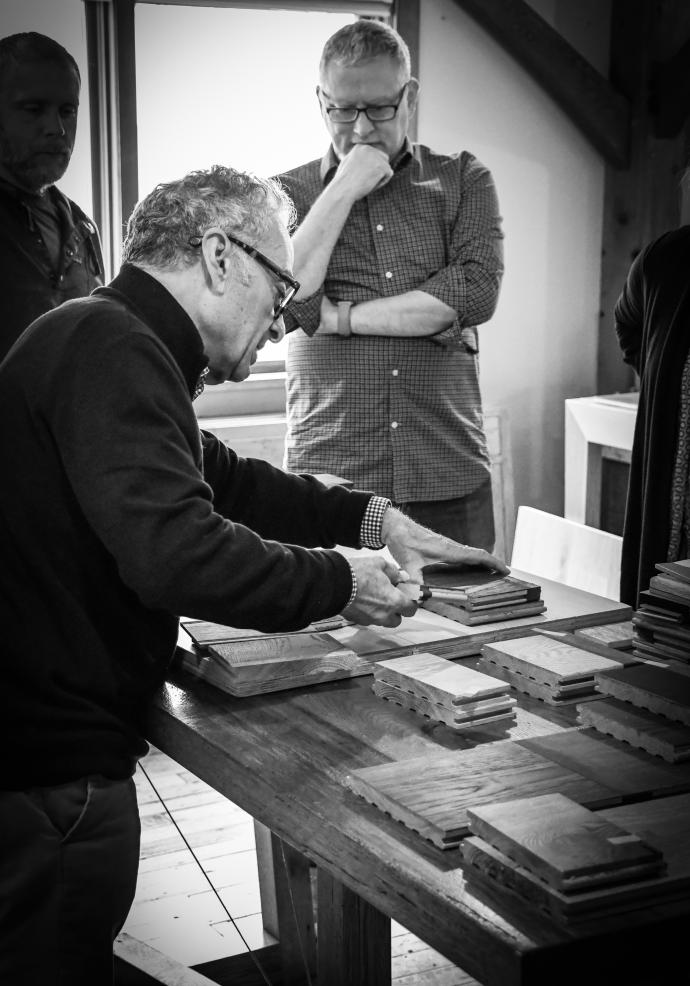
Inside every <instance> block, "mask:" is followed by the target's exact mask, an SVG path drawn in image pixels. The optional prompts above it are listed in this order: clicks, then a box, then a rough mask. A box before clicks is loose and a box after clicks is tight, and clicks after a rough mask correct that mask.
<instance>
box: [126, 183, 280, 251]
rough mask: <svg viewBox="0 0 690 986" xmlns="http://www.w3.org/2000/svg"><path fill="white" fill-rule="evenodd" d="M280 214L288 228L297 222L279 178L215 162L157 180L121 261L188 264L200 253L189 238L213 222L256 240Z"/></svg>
mask: <svg viewBox="0 0 690 986" xmlns="http://www.w3.org/2000/svg"><path fill="white" fill-rule="evenodd" d="M277 218H282V219H283V221H284V222H285V225H286V226H287V228H288V229H290V228H291V226H292V225H294V221H295V208H294V206H293V204H292V201H291V199H290V198H289V196H288V195H287V193H286V192H285V191H284V189H283V187H282V186H281V185H280V184H279V183H278V182H277V181H275V180H274V179H272V178H258V177H257V176H256V175H253V174H250V173H248V172H243V171H235V169H234V168H225V167H223V166H222V165H219V164H217V165H215V166H214V167H213V168H211V169H210V170H209V171H192V172H191V173H190V174H188V175H185V177H184V178H180V179H179V180H177V181H170V182H166V183H165V184H161V185H157V186H156V187H155V188H154V189H153V191H152V192H149V194H148V195H147V196H146V197H145V198H144V199H142V201H141V202H139V203H138V204H137V205H136V207H135V209H134V211H133V212H132V215H131V216H130V217H129V221H128V223H127V235H126V237H125V242H124V245H123V249H122V260H123V262H129V263H134V264H143V265H146V266H151V267H158V268H161V269H163V268H166V267H174V266H176V265H177V264H178V263H180V262H182V263H183V264H186V265H188V266H189V265H191V264H192V263H194V262H195V260H196V258H197V257H198V255H199V252H198V249H197V248H195V247H192V246H190V244H189V241H190V239H192V238H193V237H195V236H202V235H203V233H204V232H205V230H207V229H209V228H210V227H211V226H220V228H221V229H223V230H227V231H228V232H230V233H237V234H238V235H239V236H241V237H242V238H243V239H248V240H249V241H250V243H251V244H252V245H256V244H257V241H258V240H260V239H261V237H262V235H263V234H264V233H265V232H266V230H267V229H269V227H270V226H271V224H272V223H273V222H275V220H276V219H277Z"/></svg>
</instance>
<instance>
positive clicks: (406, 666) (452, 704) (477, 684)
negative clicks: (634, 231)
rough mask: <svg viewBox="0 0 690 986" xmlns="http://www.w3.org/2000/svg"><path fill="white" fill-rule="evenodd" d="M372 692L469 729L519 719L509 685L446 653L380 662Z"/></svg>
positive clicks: (455, 725) (509, 722) (422, 713)
mask: <svg viewBox="0 0 690 986" xmlns="http://www.w3.org/2000/svg"><path fill="white" fill-rule="evenodd" d="M372 687H373V691H374V694H375V695H377V696H378V697H379V698H383V699H386V700H388V701H389V702H395V703H396V704H397V705H400V706H402V707H403V708H405V709H410V710H411V711H412V712H416V713H418V714H419V715H422V716H426V717H427V718H429V719H433V720H437V721H439V722H442V723H444V724H445V725H446V726H448V727H449V728H450V729H455V730H465V729H471V728H474V727H477V726H484V725H488V724H489V723H495V722H501V723H503V724H504V725H506V726H510V725H512V724H513V723H514V722H515V710H514V707H515V705H516V704H517V703H516V700H515V699H514V698H511V697H510V686H509V685H507V684H505V682H503V681H499V680H498V679H497V678H490V677H489V675H486V674H482V672H481V671H474V670H472V668H468V667H465V666H463V665H462V664H453V662H452V661H447V660H446V659H445V658H444V657H437V656H436V655H435V654H428V653H421V654H413V655H410V656H409V657H398V658H395V659H394V660H390V661H377V662H376V664H375V665H374V683H373V686H372Z"/></svg>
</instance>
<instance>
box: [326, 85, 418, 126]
mask: <svg viewBox="0 0 690 986" xmlns="http://www.w3.org/2000/svg"><path fill="white" fill-rule="evenodd" d="M411 81H412V80H411V79H408V80H407V82H406V83H405V85H404V86H403V87H402V89H401V90H400V96H399V98H398V102H397V103H384V104H382V105H381V106H377V105H373V106H324V107H323V108H324V111H325V112H326V113H327V114H328V119H329V120H330V121H331V122H332V123H343V124H345V125H346V126H350V125H351V124H353V123H356V122H357V120H358V119H359V114H360V113H364V115H365V117H366V118H367V120H368V121H369V123H390V121H391V120H394V119H395V118H396V116H397V115H398V110H399V109H400V105H401V103H402V101H403V98H404V96H405V90H406V89H407V87H408V86H409V84H410V82H411ZM319 95H320V96H321V95H323V97H324V99H326V98H327V97H326V95H325V93H324V92H323V90H322V89H321V87H319ZM371 110H392V111H393V112H392V113H391V114H390V116H384V117H381V116H379V117H376V118H374V117H372V116H370V115H369V114H370V111H371ZM333 113H354V116H353V117H352V119H351V120H336V119H334V118H333Z"/></svg>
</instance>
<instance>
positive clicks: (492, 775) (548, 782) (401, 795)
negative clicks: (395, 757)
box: [346, 741, 619, 849]
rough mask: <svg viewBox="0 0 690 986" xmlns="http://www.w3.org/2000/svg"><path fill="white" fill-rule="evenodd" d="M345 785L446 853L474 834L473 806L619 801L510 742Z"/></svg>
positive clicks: (356, 776)
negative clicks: (553, 797) (545, 799)
mask: <svg viewBox="0 0 690 986" xmlns="http://www.w3.org/2000/svg"><path fill="white" fill-rule="evenodd" d="M346 783H347V784H348V786H349V787H350V788H351V789H352V790H353V791H354V792H355V793H356V794H359V795H360V796H361V797H363V798H365V799H366V800H367V801H369V802H370V803H371V804H374V805H376V806H377V807H378V808H380V809H381V810H382V811H385V812H388V814H390V815H391V817H393V818H395V819H396V820H397V821H400V822H402V823H403V824H404V825H406V826H407V827H408V828H411V829H412V830H414V831H416V832H419V834H420V835H421V836H423V837H424V838H426V839H430V840H431V841H432V842H434V843H435V844H436V845H437V846H440V847H441V848H442V849H448V848H452V847H453V846H456V845H457V844H458V843H459V841H460V839H461V838H462V837H463V836H464V835H467V834H468V833H469V831H470V829H469V822H468V818H467V809H468V807H471V806H477V805H480V804H490V803H492V802H494V801H507V800H511V799H513V798H517V797H521V796H524V795H526V794H532V795H536V794H544V793H548V792H552V791H560V792H561V793H563V794H566V795H567V796H568V797H572V798H573V800H575V801H577V802H579V803H581V804H588V805H610V804H615V803H616V802H617V801H618V800H619V797H618V794H617V792H616V791H615V789H613V788H610V787H607V786H605V785H603V784H600V783H598V782H593V781H590V780H589V779H587V778H584V777H582V775H581V774H579V773H578V772H577V771H573V770H570V769H568V768H562V767H560V766H559V765H558V764H556V763H554V762H553V761H552V760H550V759H548V758H546V757H544V756H541V755H540V754H538V753H534V752H532V751H531V750H529V749H528V748H526V747H525V746H524V745H523V744H522V743H520V742H511V741H498V742H495V743H492V744H490V746H482V747H476V748H475V749H472V750H464V751H457V752H455V753H452V754H445V755H436V756H432V757H420V758H415V759H413V760H407V761H403V762H400V763H387V764H382V765H380V766H378V767H367V768H364V769H362V770H357V771H353V772H352V773H351V774H350V775H349V776H348V777H347V779H346Z"/></svg>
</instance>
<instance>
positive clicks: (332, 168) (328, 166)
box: [320, 137, 413, 185]
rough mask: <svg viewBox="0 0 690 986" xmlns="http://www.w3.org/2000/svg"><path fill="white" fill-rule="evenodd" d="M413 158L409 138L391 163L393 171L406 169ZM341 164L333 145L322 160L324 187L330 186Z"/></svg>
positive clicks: (321, 170)
mask: <svg viewBox="0 0 690 986" xmlns="http://www.w3.org/2000/svg"><path fill="white" fill-rule="evenodd" d="M412 156H413V152H412V144H411V143H410V139H409V137H405V140H404V141H403V144H402V147H401V148H400V150H399V151H398V153H397V154H396V155H395V157H394V158H393V159H392V161H391V167H392V168H393V171H394V172H397V171H400V170H401V169H402V168H404V167H405V165H406V164H407V163H408V162H409V160H410V158H411V157H412ZM339 164H340V159H339V158H338V156H337V155H336V153H335V151H334V150H333V145H332V144H331V145H330V147H329V148H328V150H327V151H326V153H325V154H324V156H323V157H322V158H321V165H320V172H321V184H322V185H328V184H329V182H330V181H331V180H332V179H333V175H334V174H335V173H336V171H337V169H338V165H339Z"/></svg>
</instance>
